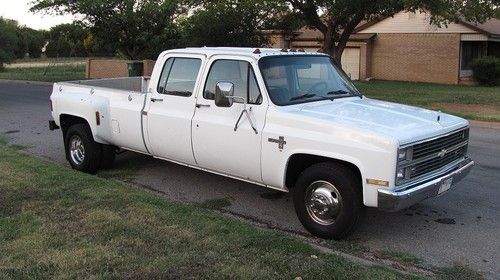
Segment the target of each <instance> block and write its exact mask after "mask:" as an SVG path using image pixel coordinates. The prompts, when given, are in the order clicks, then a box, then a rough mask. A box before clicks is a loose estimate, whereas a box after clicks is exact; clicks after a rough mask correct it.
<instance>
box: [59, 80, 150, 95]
mask: <svg viewBox="0 0 500 280" xmlns="http://www.w3.org/2000/svg"><path fill="white" fill-rule="evenodd" d="M59 84H69V85H71V86H74V85H82V86H84V87H92V88H102V89H113V90H119V91H127V92H130V91H133V92H140V93H145V92H146V91H147V88H148V85H149V77H125V78H113V79H97V80H80V81H70V82H63V83H59Z"/></svg>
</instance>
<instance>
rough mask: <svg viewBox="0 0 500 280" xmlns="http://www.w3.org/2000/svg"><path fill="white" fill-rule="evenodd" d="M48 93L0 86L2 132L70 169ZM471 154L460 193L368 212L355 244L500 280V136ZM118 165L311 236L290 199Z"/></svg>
mask: <svg viewBox="0 0 500 280" xmlns="http://www.w3.org/2000/svg"><path fill="white" fill-rule="evenodd" d="M50 92H51V86H50V85H40V84H27V83H25V82H7V81H0V133H2V134H5V135H6V136H7V138H8V140H9V141H10V142H11V143H15V144H23V145H29V146H30V148H29V149H27V150H26V151H27V152H28V153H31V154H33V155H36V156H40V157H43V158H46V159H49V160H51V161H55V162H58V163H61V164H63V165H66V166H69V164H67V162H66V160H65V158H64V151H63V143H62V137H61V132H60V131H55V132H51V131H49V130H48V125H47V121H48V120H49V119H50V118H51V116H50V113H49V111H50V109H49V101H48V100H49V95H50ZM469 151H470V154H471V156H472V158H473V159H474V160H475V161H476V163H477V165H476V167H475V168H474V169H473V170H472V172H471V173H470V175H469V176H468V177H467V178H466V179H464V180H463V181H462V182H461V183H460V184H459V185H458V186H457V187H456V188H455V189H453V190H452V191H450V192H448V193H446V194H445V195H443V196H441V197H437V198H433V199H429V200H427V201H425V202H423V203H421V204H418V205H416V206H415V207H412V208H411V209H408V210H404V211H401V212H398V213H390V214H389V213H383V212H379V211H377V210H373V209H372V210H369V211H368V215H367V218H366V220H365V222H364V224H363V225H362V226H361V228H360V229H359V230H358V231H357V232H356V233H355V234H354V235H353V236H352V237H351V238H350V240H351V241H352V242H354V243H355V244H360V245H363V246H367V247H369V248H372V249H377V250H394V251H401V252H406V253H409V254H412V255H415V256H417V257H419V258H421V259H423V260H424V261H425V262H426V263H428V264H432V265H436V266H448V265H453V264H456V263H459V264H465V265H468V266H470V267H471V268H473V269H475V270H478V271H481V272H483V273H484V275H485V276H486V277H487V278H492V279H493V278H500V262H499V261H498V260H499V259H500V218H499V217H500V206H499V203H498V202H499V201H500V190H499V182H500V159H499V158H500V130H494V129H485V128H477V127H473V128H472V130H471V144H470V148H469ZM116 165H117V168H118V169H120V168H121V169H124V170H126V171H127V172H129V173H132V174H133V177H134V178H135V179H133V182H135V183H137V184H139V185H141V186H144V187H147V188H150V189H154V190H157V191H160V192H162V193H164V194H165V195H167V196H168V197H170V198H172V199H175V200H180V201H185V202H191V203H203V202H206V201H208V200H211V199H225V200H227V201H229V202H230V203H231V205H230V206H228V207H227V209H228V210H229V211H231V212H233V213H235V214H237V215H241V216H244V217H247V218H251V219H255V220H258V221H260V222H263V223H267V224H269V225H271V226H275V227H278V228H280V229H284V230H288V231H294V232H301V233H306V232H305V230H304V229H303V228H302V226H301V225H300V223H299V221H298V220H297V218H296V216H295V213H294V211H293V205H292V203H291V199H290V196H289V195H288V194H281V193H277V192H274V191H271V190H268V189H264V188H261V187H259V186H255V185H252V184H247V183H242V182H239V181H236V180H232V179H228V178H224V177H221V176H217V175H213V174H209V173H205V172H202V171H197V170H193V169H190V168H187V167H183V166H179V165H176V164H172V163H168V162H163V161H160V160H155V159H152V158H150V157H147V156H144V155H139V154H135V153H125V154H123V155H119V156H118V157H117V162H116ZM306 234H307V233H306Z"/></svg>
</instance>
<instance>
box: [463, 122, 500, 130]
mask: <svg viewBox="0 0 500 280" xmlns="http://www.w3.org/2000/svg"><path fill="white" fill-rule="evenodd" d="M469 124H470V126H471V127H479V128H489V129H499V130H500V122H485V121H473V120H469Z"/></svg>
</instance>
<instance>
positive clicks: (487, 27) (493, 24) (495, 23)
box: [460, 18, 500, 36]
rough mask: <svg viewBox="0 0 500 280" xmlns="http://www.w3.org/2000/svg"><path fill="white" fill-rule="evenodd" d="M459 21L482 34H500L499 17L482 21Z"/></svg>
mask: <svg viewBox="0 0 500 280" xmlns="http://www.w3.org/2000/svg"><path fill="white" fill-rule="evenodd" d="M460 23H462V24H464V25H466V26H468V27H470V28H473V29H475V30H477V31H478V32H481V33H484V34H488V35H496V36H500V19H496V18H492V19H489V20H487V21H486V22H484V23H471V22H467V21H461V22H460Z"/></svg>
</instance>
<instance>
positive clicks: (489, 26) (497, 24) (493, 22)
mask: <svg viewBox="0 0 500 280" xmlns="http://www.w3.org/2000/svg"><path fill="white" fill-rule="evenodd" d="M388 18H390V16H389V17H385V18H380V19H377V20H372V21H369V22H364V23H361V24H360V25H358V27H356V29H355V30H354V33H357V32H360V31H362V30H365V29H367V28H369V27H371V26H373V25H375V24H377V23H379V22H381V21H384V20H386V19H388ZM458 23H459V24H462V25H465V26H467V27H469V28H471V29H474V30H475V31H477V32H479V33H483V34H486V35H495V36H500V19H496V18H492V19H489V20H487V21H485V22H484V23H472V22H468V21H465V20H460V21H459V22H458Z"/></svg>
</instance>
